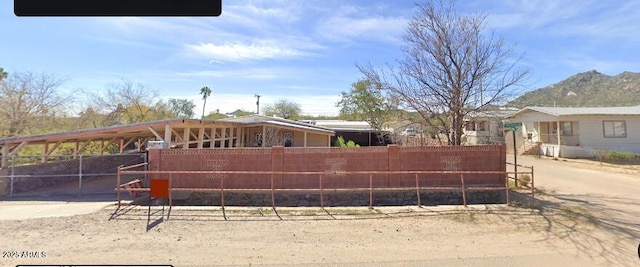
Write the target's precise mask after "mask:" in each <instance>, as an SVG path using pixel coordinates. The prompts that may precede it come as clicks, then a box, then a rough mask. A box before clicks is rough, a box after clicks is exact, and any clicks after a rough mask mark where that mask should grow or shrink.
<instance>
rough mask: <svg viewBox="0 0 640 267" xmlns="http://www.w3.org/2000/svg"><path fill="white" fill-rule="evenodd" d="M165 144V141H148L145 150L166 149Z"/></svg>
mask: <svg viewBox="0 0 640 267" xmlns="http://www.w3.org/2000/svg"><path fill="white" fill-rule="evenodd" d="M167 148H169V146H167V142H165V141H149V142H147V150H149V149H167Z"/></svg>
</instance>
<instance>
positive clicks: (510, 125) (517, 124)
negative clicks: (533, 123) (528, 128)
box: [504, 122, 522, 128]
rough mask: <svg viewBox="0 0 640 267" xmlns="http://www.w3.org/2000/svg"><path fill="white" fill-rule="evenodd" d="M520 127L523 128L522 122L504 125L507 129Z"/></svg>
mask: <svg viewBox="0 0 640 267" xmlns="http://www.w3.org/2000/svg"><path fill="white" fill-rule="evenodd" d="M520 126H522V122H505V123H504V127H505V128H514V127H520Z"/></svg>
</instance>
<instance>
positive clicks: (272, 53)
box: [185, 43, 305, 61]
mask: <svg viewBox="0 0 640 267" xmlns="http://www.w3.org/2000/svg"><path fill="white" fill-rule="evenodd" d="M185 49H186V50H187V53H190V54H196V55H200V56H203V57H205V58H213V59H216V60H222V61H225V60H227V61H244V60H261V59H281V58H291V57H298V56H302V55H304V54H305V53H304V52H302V51H298V50H295V49H290V48H286V47H281V46H277V45H271V44H255V43H253V44H242V43H225V44H213V43H199V44H187V45H185Z"/></svg>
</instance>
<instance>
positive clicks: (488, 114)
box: [463, 109, 517, 145]
mask: <svg viewBox="0 0 640 267" xmlns="http://www.w3.org/2000/svg"><path fill="white" fill-rule="evenodd" d="M516 111H517V109H499V110H479V111H472V112H469V113H468V114H467V116H465V118H464V128H463V132H464V136H463V137H464V140H465V142H464V143H465V144H468V145H479V144H489V143H501V142H504V129H503V122H502V121H503V120H504V119H505V118H507V117H509V116H510V115H511V114H513V113H515V112H516Z"/></svg>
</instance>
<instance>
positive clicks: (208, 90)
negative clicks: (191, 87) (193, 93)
mask: <svg viewBox="0 0 640 267" xmlns="http://www.w3.org/2000/svg"><path fill="white" fill-rule="evenodd" d="M211 93H212V91H211V88H209V87H207V86H205V87H202V88H200V94H201V95H202V100H204V104H203V105H202V119H204V109H205V108H206V107H207V98H209V96H211Z"/></svg>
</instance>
